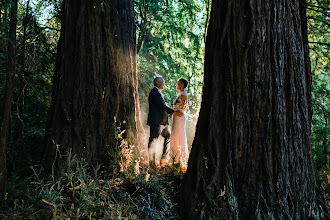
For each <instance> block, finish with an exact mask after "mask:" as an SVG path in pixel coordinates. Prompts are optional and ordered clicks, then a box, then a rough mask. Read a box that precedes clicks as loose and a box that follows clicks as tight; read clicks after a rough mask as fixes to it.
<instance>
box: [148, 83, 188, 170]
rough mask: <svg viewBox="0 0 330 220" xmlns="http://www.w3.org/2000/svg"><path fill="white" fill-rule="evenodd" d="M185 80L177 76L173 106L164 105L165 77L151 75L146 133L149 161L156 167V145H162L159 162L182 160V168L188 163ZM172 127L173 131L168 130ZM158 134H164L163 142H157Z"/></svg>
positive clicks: (161, 135)
mask: <svg viewBox="0 0 330 220" xmlns="http://www.w3.org/2000/svg"><path fill="white" fill-rule="evenodd" d="M187 86H188V81H187V80H186V79H184V78H180V79H179V80H178V81H177V83H176V89H177V90H178V92H179V94H178V96H177V97H176V99H175V100H174V102H173V108H170V107H168V106H167V105H166V103H165V100H164V96H163V94H162V90H163V89H164V87H165V80H164V79H163V78H162V77H156V78H155V79H154V88H153V89H152V90H151V91H150V93H149V114H148V121H147V124H148V125H149V126H150V137H149V144H148V150H149V162H150V166H152V167H153V168H155V167H156V166H157V165H158V163H157V162H156V151H157V148H158V147H163V152H162V156H161V160H160V164H161V165H169V164H172V163H173V164H178V163H181V166H182V168H183V170H185V169H186V167H187V162H188V157H189V152H188V144H187V136H186V117H185V111H186V108H187V103H188V94H187V93H186V91H185V88H186V87H187ZM168 115H173V124H172V129H170V126H169V123H168ZM171 130H172V134H171ZM160 137H163V138H164V143H163V144H162V146H159V144H158V142H159V141H160V140H159V139H160Z"/></svg>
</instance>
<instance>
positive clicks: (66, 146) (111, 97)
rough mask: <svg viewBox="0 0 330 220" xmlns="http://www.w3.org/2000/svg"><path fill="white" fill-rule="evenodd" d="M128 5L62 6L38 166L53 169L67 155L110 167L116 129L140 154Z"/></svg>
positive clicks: (68, 0)
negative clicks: (49, 105)
mask: <svg viewBox="0 0 330 220" xmlns="http://www.w3.org/2000/svg"><path fill="white" fill-rule="evenodd" d="M133 3H134V1H133V0H115V1H110V0H107V1H101V2H100V1H96V0H93V1H87V0H84V1H74V0H64V1H63V3H62V10H61V19H62V27H61V36H60V40H59V44H58V54H57V61H56V66H55V75H54V78H53V95H52V102H51V107H50V112H49V119H48V125H47V128H46V137H45V146H46V147H45V157H44V164H46V165H56V164H57V163H58V162H59V161H61V160H59V158H60V155H64V154H66V153H67V152H69V151H70V150H71V151H72V153H73V154H76V155H78V156H80V157H83V158H85V159H86V160H87V161H88V162H90V163H91V164H96V163H102V164H103V165H109V164H111V155H109V152H113V150H114V149H115V147H116V138H115V131H116V127H117V126H121V129H122V130H124V129H125V130H126V132H125V136H124V137H125V138H126V139H127V140H128V141H129V143H132V144H135V145H136V146H137V145H139V146H140V152H141V148H142V150H143V149H144V148H145V149H144V150H146V138H145V135H144V130H143V127H142V124H141V120H140V115H139V114H140V106H139V102H138V100H139V96H138V90H137V72H136V39H135V23H134V9H133ZM125 122H126V123H125ZM144 154H145V155H147V152H144ZM145 159H146V160H148V158H147V157H145Z"/></svg>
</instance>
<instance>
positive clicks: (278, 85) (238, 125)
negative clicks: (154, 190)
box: [183, 0, 329, 219]
mask: <svg viewBox="0 0 330 220" xmlns="http://www.w3.org/2000/svg"><path fill="white" fill-rule="evenodd" d="M305 9H306V3H305V1H303V0H289V1H269V0H265V1H261V0H249V1H239V0H229V1H227V0H226V1H225V0H215V1H212V12H211V18H210V24H209V29H208V34H207V41H206V52H205V73H204V74H205V75H204V77H205V79H204V88H203V97H202V99H203V101H202V106H201V111H200V116H199V120H198V124H197V128H196V136H195V139H194V143H193V146H192V151H191V156H190V159H189V164H188V171H187V173H186V175H185V178H184V183H183V187H184V188H183V192H184V205H185V208H186V209H185V210H186V218H187V219H198V218H206V219H209V218H213V219H231V218H232V219H291V218H292V219H306V218H308V217H312V218H316V219H325V218H326V217H325V216H328V215H329V211H328V206H327V205H326V200H325V197H324V193H323V191H322V186H321V183H320V180H319V176H318V173H317V171H316V169H315V166H314V161H313V156H312V152H311V138H310V136H311V116H312V112H311V71H310V61H309V51H308V44H307V24H306V11H305Z"/></svg>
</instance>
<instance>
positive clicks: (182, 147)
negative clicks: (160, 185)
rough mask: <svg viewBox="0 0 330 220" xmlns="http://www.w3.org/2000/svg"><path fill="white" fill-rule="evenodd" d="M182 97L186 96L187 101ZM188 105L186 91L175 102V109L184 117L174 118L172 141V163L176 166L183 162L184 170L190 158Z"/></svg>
mask: <svg viewBox="0 0 330 220" xmlns="http://www.w3.org/2000/svg"><path fill="white" fill-rule="evenodd" d="M182 95H183V96H186V97H187V100H183V99H181V98H180V97H181V96H182ZM187 103H188V95H187V93H186V92H185V91H183V92H181V93H179V94H178V96H177V98H176V99H175V100H174V102H173V105H174V107H173V109H174V110H180V111H181V112H182V113H183V116H182V117H179V116H173V124H172V134H171V141H170V146H171V148H170V149H171V150H170V158H171V161H170V162H172V163H174V164H178V163H179V162H181V165H182V167H183V168H186V167H187V163H188V157H189V152H188V143H187V135H186V116H185V113H186V108H187Z"/></svg>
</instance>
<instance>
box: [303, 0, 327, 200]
mask: <svg viewBox="0 0 330 220" xmlns="http://www.w3.org/2000/svg"><path fill="white" fill-rule="evenodd" d="M307 5H308V7H307V17H308V39H309V42H310V44H309V47H310V58H311V67H312V73H313V94H312V95H313V118H312V149H313V153H314V158H315V162H316V166H317V168H318V169H319V170H320V174H321V179H322V181H323V183H324V185H325V189H326V194H327V196H328V198H330V197H329V195H330V181H329V180H330V174H329V167H330V163H329V162H330V161H329V157H330V154H329V152H330V59H329V58H330V51H329V49H330V42H329V39H330V23H329V20H330V2H329V1H328V0H309V1H307Z"/></svg>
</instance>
